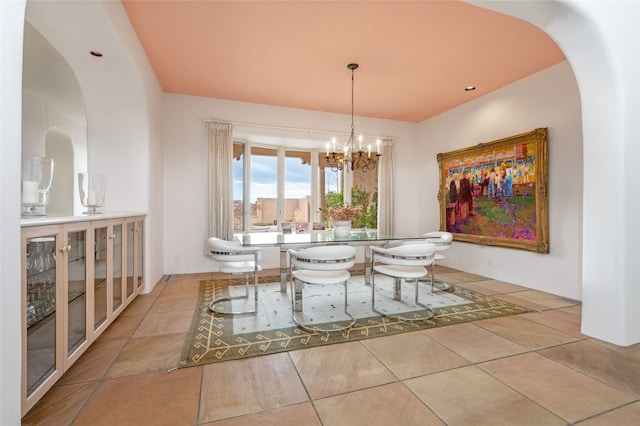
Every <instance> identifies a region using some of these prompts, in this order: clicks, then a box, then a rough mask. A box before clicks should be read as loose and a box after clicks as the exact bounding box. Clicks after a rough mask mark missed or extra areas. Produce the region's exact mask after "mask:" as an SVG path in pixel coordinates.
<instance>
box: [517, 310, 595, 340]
mask: <svg viewBox="0 0 640 426" xmlns="http://www.w3.org/2000/svg"><path fill="white" fill-rule="evenodd" d="M522 317H523V318H526V319H528V320H531V321H535V322H537V323H540V324H544V325H546V326H547V327H551V328H554V329H556V330H559V331H562V332H564V333H567V334H571V335H572V336H576V337H580V338H584V339H586V338H587V336H585V335H584V334H582V333H580V324H581V323H582V320H581V318H580V317H579V316H577V315H573V314H570V313H568V312H563V311H560V310H553V311H544V312H529V313H526V314H522Z"/></svg>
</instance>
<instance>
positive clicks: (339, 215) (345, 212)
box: [320, 203, 362, 222]
mask: <svg viewBox="0 0 640 426" xmlns="http://www.w3.org/2000/svg"><path fill="white" fill-rule="evenodd" d="M320 211H322V212H324V213H326V214H327V215H329V217H330V218H331V220H333V221H334V222H336V221H338V222H339V221H352V220H353V219H355V218H357V217H358V216H360V215H361V214H362V206H352V205H351V204H349V203H345V204H344V205H343V206H342V207H329V208H328V209H327V210H323V209H320Z"/></svg>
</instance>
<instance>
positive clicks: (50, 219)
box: [20, 212, 147, 228]
mask: <svg viewBox="0 0 640 426" xmlns="http://www.w3.org/2000/svg"><path fill="white" fill-rule="evenodd" d="M146 215H147V213H146V212H103V213H99V214H92V215H88V214H83V215H80V216H56V215H47V216H36V217H34V218H29V219H26V218H24V217H23V218H22V219H21V220H20V226H21V227H22V228H26V227H29V226H44V225H60V224H63V223H73V222H95V221H99V220H109V219H120V218H123V217H136V216H146Z"/></svg>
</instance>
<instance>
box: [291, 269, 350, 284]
mask: <svg viewBox="0 0 640 426" xmlns="http://www.w3.org/2000/svg"><path fill="white" fill-rule="evenodd" d="M292 275H293V276H294V278H296V279H299V280H300V281H303V282H305V283H307V284H319V285H326V284H341V283H343V282H345V281H347V280H348V279H349V278H350V277H351V274H349V272H348V271H310V270H306V269H298V270H295V271H293V272H292Z"/></svg>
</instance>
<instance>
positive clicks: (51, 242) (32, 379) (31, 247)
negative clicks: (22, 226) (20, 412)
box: [25, 235, 57, 396]
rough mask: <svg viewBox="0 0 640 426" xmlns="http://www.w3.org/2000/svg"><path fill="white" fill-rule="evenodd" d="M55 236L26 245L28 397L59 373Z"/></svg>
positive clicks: (32, 239)
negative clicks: (57, 358) (57, 371)
mask: <svg viewBox="0 0 640 426" xmlns="http://www.w3.org/2000/svg"><path fill="white" fill-rule="evenodd" d="M56 243H57V237H56V236H55V235H52V236H45V237H39V238H30V239H27V241H26V246H27V253H26V271H25V276H26V301H27V304H26V310H27V315H26V327H27V330H26V334H27V348H26V350H27V357H26V363H27V366H26V367H27V396H29V395H31V393H33V391H35V390H36V389H37V388H38V387H39V386H40V385H41V384H42V383H43V382H44V381H45V380H46V379H47V378H48V377H50V376H51V375H52V374H54V373H55V372H56V339H57V337H56V285H57V282H56V281H57V275H56V266H57V265H56Z"/></svg>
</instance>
